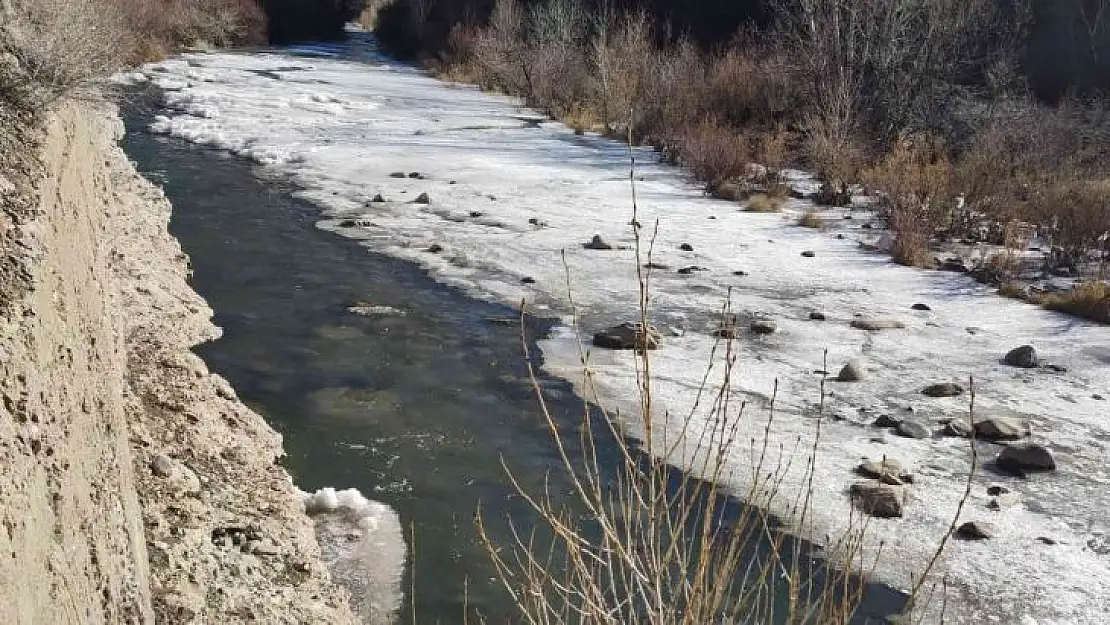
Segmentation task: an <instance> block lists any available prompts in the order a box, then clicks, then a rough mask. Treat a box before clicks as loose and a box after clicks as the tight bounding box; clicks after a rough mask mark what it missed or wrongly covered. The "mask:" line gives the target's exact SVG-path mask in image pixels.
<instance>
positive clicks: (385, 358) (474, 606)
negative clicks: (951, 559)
mask: <svg viewBox="0 0 1110 625" xmlns="http://www.w3.org/2000/svg"><path fill="white" fill-rule="evenodd" d="M143 102H144V100H143V99H142V98H139V99H137V100H136V103H135V104H134V105H132V106H131V107H130V108H129V111H128V115H127V120H126V121H127V124H128V133H127V136H126V138H125V139H124V147H125V149H126V150H127V152H128V154H129V155H130V156H131V158H132V159H134V160H135V161H136V162H137V165H138V167H139V169H140V171H142V172H143V173H144V174H145V175H147V176H148V177H149V178H151V179H152V180H154V181H155V182H157V183H160V184H162V185H163V186H164V189H165V191H166V194H167V196H168V197H169V199H170V200H171V201H172V202H173V205H174V216H173V221H172V223H171V231H172V232H173V234H174V235H175V236H176V237H177V238H178V239H179V240H180V241H181V244H182V246H183V247H184V249H185V251H186V252H187V253H188V254H189V255H190V257H191V259H192V263H193V267H194V270H195V274H194V277H193V280H192V284H193V286H194V288H196V290H197V291H198V292H199V293H200V294H201V295H202V296H204V297H205V298H206V299H207V300H208V302H209V303H210V304H211V306H212V308H213V309H214V310H215V313H216V318H215V321H216V323H217V324H218V325H220V326H221V327H222V328H223V329H224V331H225V333H224V337H223V338H221V339H220V340H218V341H215V342H213V343H210V344H206V345H202V346H200V347H199V348H198V350H197V351H198V353H199V354H200V355H201V356H202V357H203V358H204V359H205V361H206V362H207V363H208V364H209V366H210V367H211V368H212V369H213V370H214V371H216V372H218V373H220V374H221V375H223V376H225V377H226V378H228V379H229V380H230V381H231V383H232V384H233V385H234V386H235V388H236V389H237V390H238V392H239V395H240V397H241V398H242V399H243V400H244V401H245V402H247V403H248V404H249V405H250V406H251V407H252V408H254V409H255V410H257V411H259V412H260V413H262V414H263V415H265V417H266V418H267V420H268V421H269V422H270V424H271V425H272V426H273V427H275V428H276V429H278V430H279V431H280V432H281V433H282V434H283V435H284V437H285V447H286V450H287V451H288V457H287V459H286V462H285V464H286V466H287V467H288V469H289V470H290V472H291V473H292V474H293V476H294V478H295V480H296V482H297V484H298V486H300V487H301V488H302V489H304V490H313V489H316V488H319V487H323V486H336V487H342V488H346V487H355V488H358V489H359V490H361V491H362V492H363V493H364V494H365V495H366V496H367V497H370V498H372V499H377V500H380V501H383V502H385V503H387V504H389V505H390V506H392V507H393V508H395V509H396V510H397V511H398V513H399V514H400V516H401V518H402V521H403V523H404V525H405V528H406V534H408V536H407V538H408V539H409V542H410V545H409V548H410V561H409V563H408V565H407V567H406V569H407V572H406V580H405V589H406V591H410V590H411V592H407V594H408V595H409V596H408V597H407V598H406V606H405V608H404V610H403V614H402V615H401V620H402V621H403V622H413V623H457V622H462V615H463V614H464V611H465V610H464V606H469V608H470V610H471V613H474V612H475V611H480V612H481V613H482V614H483V616H484V617H485V618H486V619H487V621H488V622H515V621H516V620H517V619H514V618H513V617H512V610H511V606H510V605H509V604H508V602H507V600H506V596H505V594H504V593H503V591H501V589H500V588H499V587H498V585H497V584H496V583H495V582H494V571H493V569H492V568H491V566H490V565H489V564H488V562H489V558H488V556H487V554H486V552H485V549H484V547H482V545H481V544H480V543H479V541H478V539H477V534H476V530H475V524H474V514H475V511H476V509H477V508H478V506H479V504H481V506H482V509H483V513H484V516H485V517H486V518H488V519H492V520H493V521H494V522H493V524H492V529H491V531H492V532H493V533H494V535H495V537H496V538H497V539H498V540H502V541H503V540H507V539H508V534H507V532H506V527H505V524H504V523H503V522H498V520H499V519H504V518H505V517H507V516H512V517H513V518H514V520H515V522H516V523H518V524H519V525H521V526H522V527H524V528H525V529H528V528H530V527H531V525H532V524H533V523H534V518H533V517H532V515H531V514H530V513H529V511H528V509H527V506H526V505H525V502H524V501H523V500H522V499H521V498H520V497H518V496H516V495H515V494H514V490H513V488H512V486H511V484H510V483H509V481H508V480H507V479H506V477H505V472H504V469H503V468H502V461H504V463H505V464H507V465H508V466H509V467H511V468H513V470H514V471H515V473H516V474H517V475H519V476H521V477H522V478H523V482H524V486H526V487H528V488H532V489H535V488H537V487H539V486H541V485H542V483H543V479H544V476H545V475H547V474H549V472H551V471H553V470H554V469H555V468H556V467H557V464H558V457H557V455H556V452H555V448H554V446H553V444H552V442H551V440H550V438H549V435H548V433H547V430H546V429H545V427H544V424H543V421H542V415H541V413H540V411H539V409H538V404H537V401H536V398H535V395H534V392H533V390H532V388H531V385H530V383H529V380H528V373H527V368H526V363H525V359H524V357H523V356H522V344H521V330H520V326H519V324H505V323H495V322H493V320H502V319H505V318H512V317H516V316H517V315H516V313H515V312H514V311H513V310H511V309H508V308H506V307H503V306H500V305H496V304H492V303H488V302H484V301H480V300H475V299H472V298H469V297H467V296H465V295H463V294H462V293H461V292H459V291H457V290H455V289H452V288H448V287H445V286H442V285H440V284H438V283H436V282H435V281H433V280H432V279H431V278H429V277H428V276H427V275H426V274H425V273H424V272H423V271H422V270H421V269H419V268H417V267H416V266H414V265H411V264H409V263H406V262H403V261H399V260H396V259H393V258H390V257H388V256H383V255H380V254H375V253H371V252H368V251H367V250H366V249H364V248H363V247H360V246H359V245H358V244H357V243H355V242H353V241H351V240H348V239H344V238H342V237H339V236H337V235H334V234H331V233H328V232H324V231H321V230H319V229H317V228H316V226H315V222H316V220H317V215H318V213H317V209H316V208H315V207H314V206H313V205H311V204H309V203H307V202H305V201H303V200H299V199H297V198H295V197H294V196H293V195H292V192H293V191H295V189H293V188H291V187H290V186H289V185H288V184H287V183H285V182H283V181H281V180H275V179H272V178H267V177H266V176H265V175H264V171H262V170H258V169H256V168H255V167H253V166H252V165H251V164H249V163H247V162H245V161H242V160H240V159H236V158H235V157H232V156H229V155H227V154H224V153H222V152H218V151H215V150H210V149H206V148H202V147H197V146H195V145H189V144H186V143H184V142H182V141H179V140H176V139H169V138H165V137H159V136H154V135H151V134H149V133H147V132H145V130H144V129H145V126H146V124H147V123H149V120H150V118H151V116H152V114H153V112H152V111H151V110H150V109H149V108H147V107H145V106H144V104H143ZM356 301H361V302H368V303H370V304H373V305H374V306H386V307H390V308H392V309H395V310H396V311H399V312H396V313H392V314H383V315H377V316H359V315H355V314H352V313H350V312H349V311H348V307H349V306H350V305H351V304H352V303H353V302H356ZM550 325H551V323H550V322H549V321H546V320H542V319H534V318H528V319H527V320H526V321H525V328H526V330H527V334H528V341H529V343H530V344H531V347H532V348H533V351H534V348H535V345H534V339H535V338H537V337H542V335H543V333H544V332H546V331H547V329H548V328H549V327H550ZM540 384H541V386H542V388H543V392H544V393H545V395H546V398H547V400H548V402H549V404H550V406H551V407H552V409H553V410H554V412H555V413H556V415H557V417H558V418H559V420H560V421H561V422H562V423H563V424H564V425H566V426H567V428H568V430H569V431H570V432H572V433H573V432H574V431H575V427H577V426H578V424H580V423H581V419H582V412H583V402H582V401H581V399H579V398H577V397H576V396H575V395H574V392H573V390H572V389H571V387H570V386H569V385H568V384H567V383H565V382H563V381H561V380H557V379H552V378H541V379H540ZM573 436H576V435H573ZM573 436H572V438H573ZM614 449H615V447H614V444H613V442H612V441H611V440H609V441H604V440H603V443H602V447H601V453H602V456H603V458H606V457H607V458H608V459H606V460H605V462H607V463H610V464H609V466H608V469H607V470H611V469H612V468H613V467H614V466H615V459H616V456H615V454H614V453H613V450H614ZM552 476H553V477H552V480H553V481H552V488H553V492H555V493H560V492H565V490H566V486H567V484H566V481H565V479H564V480H560V479H559V476H558V473H557V472H555V473H552ZM679 478H680V476H679V474H678V473H677V472H676V473H675V479H676V481H677V480H678V479H679ZM567 503H568V504H572V503H573V502H571V501H570V500H569V499H568V500H567ZM713 508H714V509H715V510H716V513H717V514H720V515H722V516H723V517H726V518H727V517H728V516H729V515H735V514H737V513H738V510H739V506H738V504H737V502H735V501H725V500H720V501H717V502H714V503H713ZM801 547H802V548H803V549H807V550H808V549H809V547H808V546H807V545H805V544H804V543H803V544H801ZM903 602H904V598H903V596H902V595H900V594H899V593H897V592H894V591H892V590H890V589H888V588H886V587H884V586H879V585H871V586H868V590H867V599H866V603H865V609H864V610H863V614H861V619H860V621H861V622H863V621H864V619H865V618H866V617H868V616H875V615H885V614H889V613H891V612H893V611H896V610H898V609H899V608H900V607H901V605H902V604H903Z"/></svg>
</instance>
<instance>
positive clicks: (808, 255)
mask: <svg viewBox="0 0 1110 625" xmlns="http://www.w3.org/2000/svg"><path fill="white" fill-rule="evenodd" d="M802 256H805V257H806V258H813V257H815V256H817V254H815V253H814V252H812V251H810V250H806V251H804V252H802Z"/></svg>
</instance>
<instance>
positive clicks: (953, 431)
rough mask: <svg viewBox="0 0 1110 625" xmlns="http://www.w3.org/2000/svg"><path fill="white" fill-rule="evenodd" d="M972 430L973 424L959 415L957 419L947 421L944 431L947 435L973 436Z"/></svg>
mask: <svg viewBox="0 0 1110 625" xmlns="http://www.w3.org/2000/svg"><path fill="white" fill-rule="evenodd" d="M972 431H973V430H972V427H971V424H970V423H968V422H967V419H964V418H963V417H958V418H956V419H952V420H951V421H949V422H948V423H945V424H944V430H943V431H942V433H943V434H944V435H945V436H956V437H959V438H971V433H972Z"/></svg>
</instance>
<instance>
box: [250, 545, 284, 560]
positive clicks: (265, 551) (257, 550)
mask: <svg viewBox="0 0 1110 625" xmlns="http://www.w3.org/2000/svg"><path fill="white" fill-rule="evenodd" d="M247 546H248V549H249V551H247V553H253V554H254V555H256V556H261V557H274V556H280V555H281V550H280V549H278V547H277V545H273V544H270V543H268V542H263V541H251V542H249V543H247Z"/></svg>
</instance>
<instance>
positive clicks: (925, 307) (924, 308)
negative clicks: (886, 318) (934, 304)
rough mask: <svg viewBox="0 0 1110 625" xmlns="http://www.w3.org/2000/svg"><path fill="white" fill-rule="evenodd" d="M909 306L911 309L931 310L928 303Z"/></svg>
mask: <svg viewBox="0 0 1110 625" xmlns="http://www.w3.org/2000/svg"><path fill="white" fill-rule="evenodd" d="M910 308H911V309H912V310H932V308H929V305H928V304H914V305H913V306H910Z"/></svg>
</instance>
